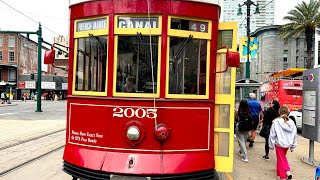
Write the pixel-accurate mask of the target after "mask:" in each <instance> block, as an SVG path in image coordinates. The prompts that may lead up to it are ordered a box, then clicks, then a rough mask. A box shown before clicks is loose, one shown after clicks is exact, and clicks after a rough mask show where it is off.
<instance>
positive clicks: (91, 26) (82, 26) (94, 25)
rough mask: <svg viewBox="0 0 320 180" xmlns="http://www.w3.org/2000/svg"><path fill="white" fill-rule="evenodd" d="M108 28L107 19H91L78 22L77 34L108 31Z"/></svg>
mask: <svg viewBox="0 0 320 180" xmlns="http://www.w3.org/2000/svg"><path fill="white" fill-rule="evenodd" d="M106 28H107V19H106V18H99V19H90V20H85V21H79V22H77V32H81V31H90V30H97V29H106Z"/></svg>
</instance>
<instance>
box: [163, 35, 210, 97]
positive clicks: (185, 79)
mask: <svg viewBox="0 0 320 180" xmlns="http://www.w3.org/2000/svg"><path fill="white" fill-rule="evenodd" d="M169 59H170V60H169V94H193V95H205V94H206V77H207V76H206V73H207V72H206V69H207V40H202V39H192V36H189V38H182V37H171V38H170V50H169Z"/></svg>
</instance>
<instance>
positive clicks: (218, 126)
mask: <svg viewBox="0 0 320 180" xmlns="http://www.w3.org/2000/svg"><path fill="white" fill-rule="evenodd" d="M237 27H238V25H237V23H236V22H220V23H219V32H218V45H217V47H218V48H219V47H223V46H225V45H227V46H228V47H229V51H231V52H236V51H237V44H236V42H237ZM226 51H227V50H226V49H220V50H218V51H217V59H216V72H221V71H224V70H225V69H227V62H226V59H227V57H226V56H227V55H226ZM215 77H216V84H215V110H214V127H215V128H214V155H215V166H216V167H215V168H216V170H217V171H220V172H227V173H228V172H232V170H233V146H234V140H233V139H234V138H233V136H234V133H233V132H234V128H233V127H234V126H233V124H234V110H235V80H236V69H235V68H231V67H229V68H228V69H227V70H226V72H224V73H215Z"/></svg>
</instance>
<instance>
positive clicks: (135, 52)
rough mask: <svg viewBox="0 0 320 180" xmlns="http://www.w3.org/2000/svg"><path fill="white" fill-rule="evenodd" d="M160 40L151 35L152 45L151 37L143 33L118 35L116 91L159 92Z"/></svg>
mask: <svg viewBox="0 0 320 180" xmlns="http://www.w3.org/2000/svg"><path fill="white" fill-rule="evenodd" d="M158 42H159V37H158V36H151V45H150V37H149V36H142V34H141V33H140V34H138V35H137V36H118V51H117V53H118V54H117V57H118V58H117V74H116V77H117V80H116V92H125V93H157V74H158ZM150 46H151V47H150ZM150 48H151V49H150ZM152 72H153V77H152Z"/></svg>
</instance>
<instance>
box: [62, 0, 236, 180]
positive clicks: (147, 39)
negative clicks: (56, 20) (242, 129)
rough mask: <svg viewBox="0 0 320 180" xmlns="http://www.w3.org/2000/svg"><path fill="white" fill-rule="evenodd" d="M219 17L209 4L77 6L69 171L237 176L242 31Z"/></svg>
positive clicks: (167, 0) (116, 0) (133, 1)
mask: <svg viewBox="0 0 320 180" xmlns="http://www.w3.org/2000/svg"><path fill="white" fill-rule="evenodd" d="M219 16H220V6H219V5H218V4H217V3H212V2H210V1H204V0H203V1H201V0H193V1H191V0H190V1H186V0H147V1H142V0H100V1H89V0H70V51H69V69H70V71H69V84H68V86H69V89H68V103H67V104H68V107H67V135H66V146H65V150H64V156H63V160H64V165H63V170H64V171H65V172H66V173H68V174H70V175H71V176H72V177H74V179H78V178H80V179H121V178H123V176H125V177H132V176H134V177H135V178H137V179H140V178H141V179H214V178H215V177H216V176H217V173H216V171H221V172H231V171H232V166H233V112H234V102H235V97H234V96H235V91H234V90H235V68H228V67H237V66H239V54H238V53H232V52H231V51H234V52H235V51H236V38H237V31H236V29H237V24H236V23H219ZM225 45H227V46H228V47H229V48H230V49H229V51H228V50H227V49H226V48H223V47H224V46H225Z"/></svg>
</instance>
